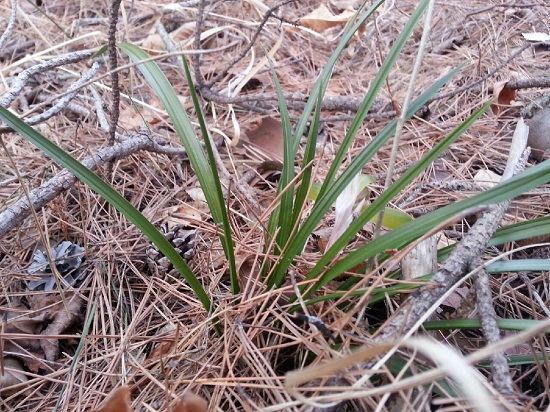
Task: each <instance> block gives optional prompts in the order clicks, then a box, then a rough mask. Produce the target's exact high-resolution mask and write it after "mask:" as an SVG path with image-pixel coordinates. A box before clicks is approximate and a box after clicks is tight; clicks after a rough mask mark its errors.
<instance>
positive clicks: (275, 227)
mask: <svg viewBox="0 0 550 412" xmlns="http://www.w3.org/2000/svg"><path fill="white" fill-rule="evenodd" d="M266 57H267V60H268V62H269V66H270V69H271V75H272V76H273V81H274V82H275V89H276V91H277V98H278V100H279V111H280V114H281V123H282V126H283V170H282V171H281V178H280V179H279V184H278V186H277V194H280V193H281V192H283V190H284V193H283V194H282V195H281V201H280V203H279V205H277V207H276V210H275V213H272V215H271V217H270V221H269V225H268V228H269V230H270V235H271V236H273V235H274V234H275V231H277V235H276V236H277V237H276V242H275V250H274V251H273V253H275V254H276V255H278V254H280V253H281V250H282V248H283V247H284V246H285V245H286V243H287V240H288V238H289V236H290V233H291V231H292V228H293V227H294V222H293V219H292V217H293V216H292V213H289V212H290V211H291V210H292V208H293V205H294V184H293V183H291V182H292V180H293V179H294V159H295V157H296V150H297V146H296V145H294V143H293V136H292V127H291V124H290V116H289V114H288V107H287V105H286V101H285V98H284V95H283V89H282V87H281V83H280V82H279V78H278V77H277V73H276V72H275V68H274V66H273V62H272V60H271V59H270V58H269V55H268V54H267V53H266ZM271 279H273V278H271ZM272 285H273V281H268V287H270V286H272Z"/></svg>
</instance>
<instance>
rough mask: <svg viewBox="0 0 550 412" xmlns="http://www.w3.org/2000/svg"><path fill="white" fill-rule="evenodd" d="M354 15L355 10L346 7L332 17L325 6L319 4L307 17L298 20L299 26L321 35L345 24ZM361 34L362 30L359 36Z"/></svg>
mask: <svg viewBox="0 0 550 412" xmlns="http://www.w3.org/2000/svg"><path fill="white" fill-rule="evenodd" d="M354 14H355V10H354V9H353V8H352V7H348V8H346V9H345V10H344V11H343V12H342V13H340V14H338V15H334V14H332V12H331V11H330V10H329V9H328V7H327V6H325V5H324V4H321V5H320V6H319V7H318V8H317V9H315V10H313V11H312V12H311V13H309V14H308V15H307V16H304V17H302V18H301V19H300V24H301V25H302V26H304V27H307V28H309V29H312V30H314V31H316V32H317V33H322V32H323V31H325V30H327V29H330V28H332V27H336V26H343V25H344V24H347V23H348V22H349V21H350V19H351V18H352V17H353V16H354ZM361 33H362V30H360V34H361Z"/></svg>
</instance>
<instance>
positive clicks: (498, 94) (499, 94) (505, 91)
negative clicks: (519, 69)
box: [491, 80, 516, 114]
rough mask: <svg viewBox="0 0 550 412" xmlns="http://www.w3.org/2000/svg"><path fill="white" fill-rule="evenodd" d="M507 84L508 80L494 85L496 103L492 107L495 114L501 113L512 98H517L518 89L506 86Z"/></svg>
mask: <svg viewBox="0 0 550 412" xmlns="http://www.w3.org/2000/svg"><path fill="white" fill-rule="evenodd" d="M507 84H508V80H506V81H504V82H498V83H495V84H494V85H493V96H494V98H495V102H496V103H495V104H493V105H492V106H491V108H492V109H493V113H494V114H500V112H502V106H509V105H510V104H511V103H512V100H514V99H515V98H516V91H515V90H514V89H510V88H509V87H506V86H507Z"/></svg>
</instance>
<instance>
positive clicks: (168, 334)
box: [147, 323, 180, 362]
mask: <svg viewBox="0 0 550 412" xmlns="http://www.w3.org/2000/svg"><path fill="white" fill-rule="evenodd" d="M157 334H158V335H164V336H162V338H161V339H162V341H161V342H160V343H159V344H158V345H156V346H155V347H154V348H153V350H152V351H151V353H150V354H149V356H148V357H147V360H148V361H150V362H154V361H157V360H160V359H163V358H165V357H166V356H167V355H168V354H169V353H170V352H172V350H173V349H174V348H175V347H176V344H177V342H178V336H179V334H180V332H179V324H178V325H177V326H174V325H173V324H172V323H168V324H166V325H165V326H164V327H162V328H161V329H160V330H159V331H158V333H157Z"/></svg>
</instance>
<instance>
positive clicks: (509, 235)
mask: <svg viewBox="0 0 550 412" xmlns="http://www.w3.org/2000/svg"><path fill="white" fill-rule="evenodd" d="M548 235H550V216H544V217H539V218H537V219H533V220H529V221H527V222H521V223H515V224H513V225H509V226H505V227H503V228H500V229H499V230H497V232H496V233H495V236H493V238H492V239H491V242H490V243H489V246H496V245H502V244H503V243H509V242H516V241H518V240H523V239H530V238H532V237H538V236H548ZM536 243H539V242H536Z"/></svg>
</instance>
